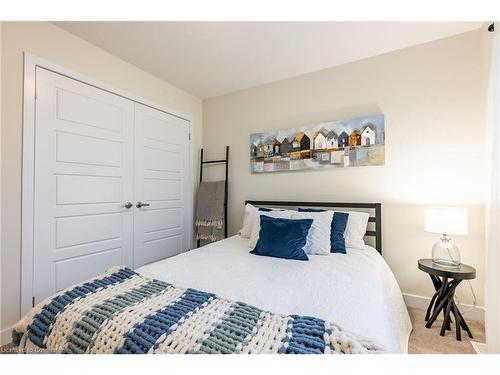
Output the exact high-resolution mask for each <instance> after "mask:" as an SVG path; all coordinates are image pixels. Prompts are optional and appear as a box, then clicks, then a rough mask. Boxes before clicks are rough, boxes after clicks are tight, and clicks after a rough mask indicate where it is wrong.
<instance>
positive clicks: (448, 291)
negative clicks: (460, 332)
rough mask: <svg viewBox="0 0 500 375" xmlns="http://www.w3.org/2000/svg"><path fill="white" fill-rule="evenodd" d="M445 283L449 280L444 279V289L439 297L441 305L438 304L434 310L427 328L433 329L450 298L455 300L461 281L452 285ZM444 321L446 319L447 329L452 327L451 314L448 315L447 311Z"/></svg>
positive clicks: (454, 281)
mask: <svg viewBox="0 0 500 375" xmlns="http://www.w3.org/2000/svg"><path fill="white" fill-rule="evenodd" d="M445 281H447V279H446V278H443V287H442V288H441V289H440V292H439V296H438V300H439V303H438V302H436V307H435V308H434V311H433V312H432V315H431V317H430V318H429V320H428V321H427V324H426V325H425V327H426V328H431V327H432V324H433V323H434V322H435V320H436V319H437V317H438V315H439V313H440V312H441V310H442V309H444V308H445V307H447V304H448V302H449V300H450V298H451V299H453V295H454V293H455V288H456V287H457V285H458V284H459V283H460V280H458V281H457V280H453V281H451V282H450V283H448V282H446V284H445V283H444V282H445ZM444 319H445V321H444V323H443V324H446V325H445V328H446V327H448V326H449V325H450V323H449V321H448V320H449V314H446V311H444ZM450 328H451V327H450Z"/></svg>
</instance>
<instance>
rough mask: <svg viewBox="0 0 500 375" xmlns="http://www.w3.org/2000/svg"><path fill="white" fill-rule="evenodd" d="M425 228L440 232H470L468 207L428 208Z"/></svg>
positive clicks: (429, 230)
mask: <svg viewBox="0 0 500 375" xmlns="http://www.w3.org/2000/svg"><path fill="white" fill-rule="evenodd" d="M425 230H426V231H427V232H432V233H440V234H464V235H465V234H468V232H469V231H468V222H467V209H466V208H462V207H432V208H426V209H425Z"/></svg>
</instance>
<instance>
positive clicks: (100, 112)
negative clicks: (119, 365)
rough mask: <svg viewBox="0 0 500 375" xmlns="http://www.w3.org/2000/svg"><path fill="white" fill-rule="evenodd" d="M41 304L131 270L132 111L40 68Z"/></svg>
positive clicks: (37, 290)
mask: <svg viewBox="0 0 500 375" xmlns="http://www.w3.org/2000/svg"><path fill="white" fill-rule="evenodd" d="M36 87H37V99H36V102H35V108H36V122H35V134H36V135H35V189H34V191H35V194H34V228H35V229H34V233H33V236H34V269H33V272H34V275H33V280H34V285H33V287H34V294H35V300H36V301H35V302H37V301H40V300H41V299H43V298H45V297H47V296H48V295H50V294H53V293H54V292H57V291H59V290H61V289H64V288H66V287H68V286H70V285H72V284H74V283H77V282H81V281H84V280H86V279H88V278H90V277H93V276H96V275H98V274H100V273H102V272H103V271H105V270H106V269H107V268H108V267H110V266H112V265H119V264H125V265H128V266H132V265H133V240H132V235H133V210H132V209H130V210H127V209H126V208H124V207H123V205H124V203H125V202H126V201H129V200H130V201H131V200H133V151H134V150H133V146H134V144H133V136H134V134H133V130H134V128H133V127H134V122H133V121H134V104H133V102H132V101H130V100H127V99H124V98H122V97H120V96H117V95H114V94H111V93H109V92H107V91H103V90H100V89H98V88H95V87H93V86H90V85H87V84H84V83H82V82H80V81H76V80H73V79H71V78H68V77H66V76H63V75H60V74H57V73H54V72H51V71H48V70H45V69H43V68H37V71H36Z"/></svg>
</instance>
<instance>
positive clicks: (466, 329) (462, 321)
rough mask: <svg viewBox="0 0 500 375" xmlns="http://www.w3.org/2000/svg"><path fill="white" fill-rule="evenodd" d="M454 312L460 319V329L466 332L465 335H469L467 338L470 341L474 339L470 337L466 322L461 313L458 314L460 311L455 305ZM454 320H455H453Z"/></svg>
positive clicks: (470, 333)
mask: <svg viewBox="0 0 500 375" xmlns="http://www.w3.org/2000/svg"><path fill="white" fill-rule="evenodd" d="M455 311H456V312H457V315H458V317H459V318H460V325H461V326H462V328H463V329H464V330H465V332H467V334H468V335H469V337H470V338H471V339H473V338H474V337H472V332H471V331H470V329H469V326H468V325H467V322H466V321H465V319H464V317H463V316H462V313H461V312H460V310H459V309H458V306H457V305H455ZM455 319H456V318H455Z"/></svg>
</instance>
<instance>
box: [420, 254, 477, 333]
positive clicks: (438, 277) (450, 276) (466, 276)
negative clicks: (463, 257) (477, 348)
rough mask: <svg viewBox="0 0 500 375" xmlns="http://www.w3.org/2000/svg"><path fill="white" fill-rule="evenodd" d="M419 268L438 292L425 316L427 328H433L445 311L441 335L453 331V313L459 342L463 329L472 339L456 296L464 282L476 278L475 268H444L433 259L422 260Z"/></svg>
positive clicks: (462, 265) (462, 266)
mask: <svg viewBox="0 0 500 375" xmlns="http://www.w3.org/2000/svg"><path fill="white" fill-rule="evenodd" d="M418 268H419V269H420V270H422V271H424V272H426V273H428V274H429V276H430V278H431V280H432V284H433V285H434V289H435V290H436V292H435V293H434V295H433V296H432V299H431V302H430V304H429V307H428V308H427V313H426V314H425V320H426V322H427V323H426V324H425V327H426V328H431V327H432V324H433V323H434V321H435V320H436V318H437V317H438V315H439V313H440V312H441V311H443V316H444V321H443V325H442V327H441V332H440V335H441V336H444V334H445V332H446V330H451V313H453V316H454V318H455V331H456V337H457V340H458V341H462V334H461V328H463V329H464V331H465V332H467V334H468V335H469V337H470V338H472V333H471V331H470V329H469V327H468V326H467V323H466V322H465V319H464V318H463V316H462V314H461V313H460V310H459V309H458V307H457V305H456V304H455V301H454V296H455V289H456V288H457V286H458V284H460V283H461V282H462V280H472V279H475V278H476V270H475V268H474V267H471V266H469V265H467V264H463V263H462V264H460V265H459V266H458V267H455V268H450V267H442V266H439V265H437V264H434V262H433V261H432V259H420V260H419V261H418Z"/></svg>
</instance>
